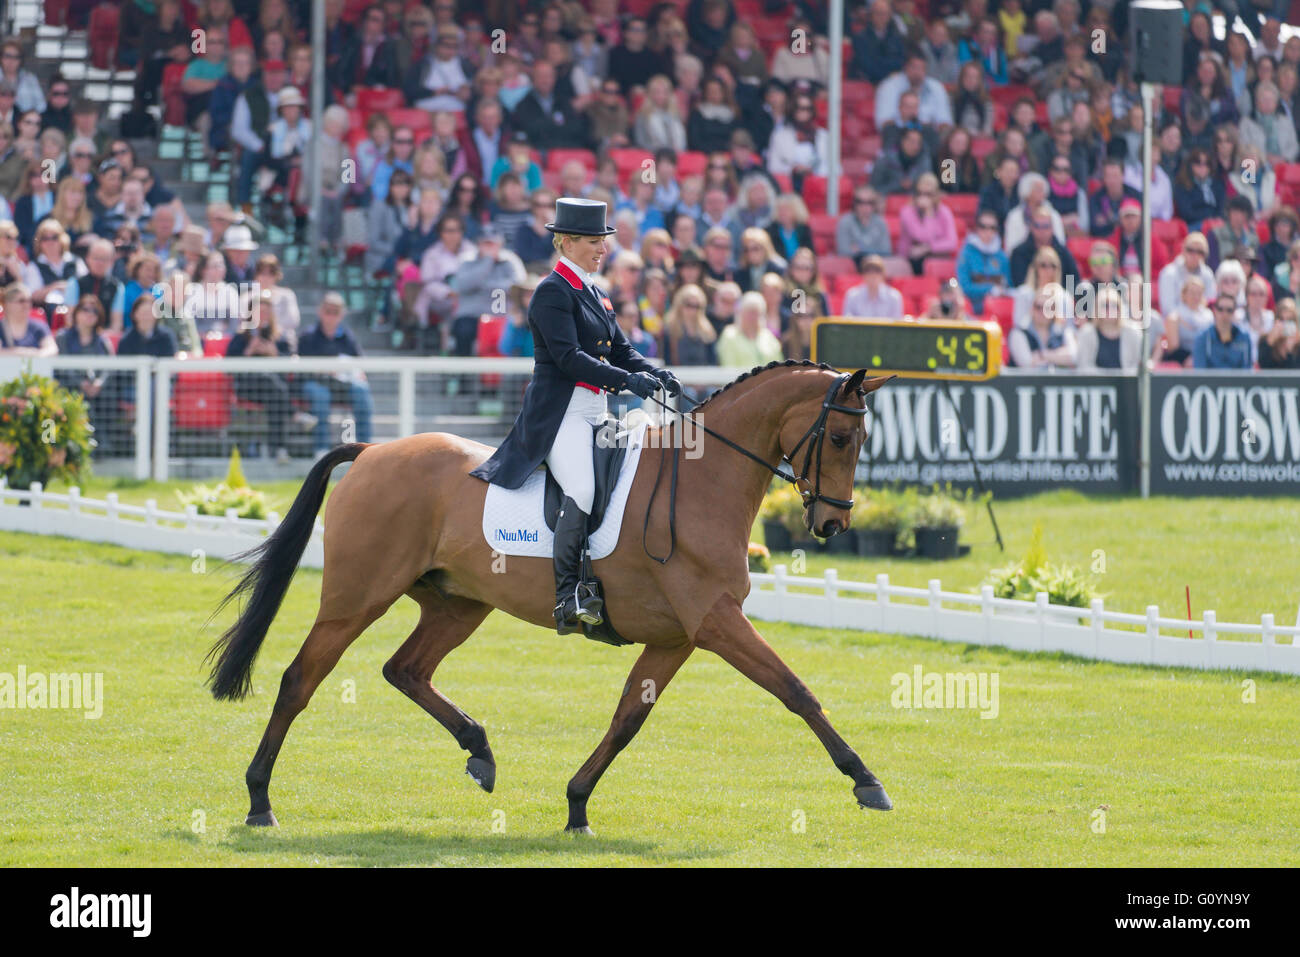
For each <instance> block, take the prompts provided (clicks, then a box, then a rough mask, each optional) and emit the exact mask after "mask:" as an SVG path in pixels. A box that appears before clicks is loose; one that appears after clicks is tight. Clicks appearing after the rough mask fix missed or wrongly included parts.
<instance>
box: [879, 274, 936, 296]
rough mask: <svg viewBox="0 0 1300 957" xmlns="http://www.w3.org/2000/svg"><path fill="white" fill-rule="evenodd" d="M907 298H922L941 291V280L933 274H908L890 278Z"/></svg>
mask: <svg viewBox="0 0 1300 957" xmlns="http://www.w3.org/2000/svg"><path fill="white" fill-rule="evenodd" d="M889 284H890V285H891V286H893V287H894V288H895V289H897V290H898V291H899V292H901V293H902V294H903V296H904V297H905V298H909V299H914V300H922V299H926V298H928V297H930V296H934V295H937V294H938V292H939V280H938V279H935V278H934V277H933V276H908V277H904V278H901V279H893V280H890V283H889Z"/></svg>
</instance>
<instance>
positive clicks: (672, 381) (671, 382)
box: [654, 369, 682, 395]
mask: <svg viewBox="0 0 1300 957" xmlns="http://www.w3.org/2000/svg"><path fill="white" fill-rule="evenodd" d="M654 374H655V376H657V377H658V379H659V381H660V382H662V383H663V384H664V390H665V391H667V393H668V394H669V395H681V394H682V384H681V383H680V382H678V381H677V376H675V375H673V374H672V372H671V371H669V370H668V369H656V370H655V373H654Z"/></svg>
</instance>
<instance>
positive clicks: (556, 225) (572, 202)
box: [546, 197, 615, 236]
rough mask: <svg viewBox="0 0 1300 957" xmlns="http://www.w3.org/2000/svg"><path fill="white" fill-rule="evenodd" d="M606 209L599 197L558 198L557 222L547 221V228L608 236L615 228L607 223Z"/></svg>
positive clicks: (558, 231)
mask: <svg viewBox="0 0 1300 957" xmlns="http://www.w3.org/2000/svg"><path fill="white" fill-rule="evenodd" d="M605 209H606V206H605V204H604V203H602V202H601V201H600V200H597V199H570V198H567V197H566V198H563V199H557V200H556V201H555V222H553V223H547V224H546V228H547V229H549V230H550V231H551V232H553V233H573V234H574V235H577V236H608V235H609V234H610V233H612V232H614V231H615V230H614V227H613V226H606V225H605Z"/></svg>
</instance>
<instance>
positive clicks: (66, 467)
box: [0, 371, 95, 489]
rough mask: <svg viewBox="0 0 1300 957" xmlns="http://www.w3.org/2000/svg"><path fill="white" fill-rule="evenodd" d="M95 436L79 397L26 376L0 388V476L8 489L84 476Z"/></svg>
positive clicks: (43, 379) (40, 378)
mask: <svg viewBox="0 0 1300 957" xmlns="http://www.w3.org/2000/svg"><path fill="white" fill-rule="evenodd" d="M93 432H94V428H93V427H92V426H91V424H90V418H89V416H88V415H87V412H86V404H85V401H84V399H83V398H82V396H81V393H80V392H73V391H70V390H68V389H65V388H63V386H61V385H59V383H58V382H56V381H55V380H54V379H51V378H49V377H47V376H42V375H37V374H36V373H34V372H30V371H28V372H23V373H21V374H19V375H18V377H17V378H15V379H10V380H9V381H8V382H0V475H3V476H4V478H5V481H6V482H8V483H9V486H10V487H11V488H17V489H26V488H30V487H31V484H32V483H33V482H40V483H41V484H42V485H45V486H48V485H49V484H50V482H52V481H55V480H59V481H64V482H72V481H75V480H76V479H78V478H79V477H81V476H83V475H85V474H87V473H88V472H89V471H90V454H91V450H92V449H93V448H94V447H95V440H94V439H93V438H92V437H91V436H92V433H93Z"/></svg>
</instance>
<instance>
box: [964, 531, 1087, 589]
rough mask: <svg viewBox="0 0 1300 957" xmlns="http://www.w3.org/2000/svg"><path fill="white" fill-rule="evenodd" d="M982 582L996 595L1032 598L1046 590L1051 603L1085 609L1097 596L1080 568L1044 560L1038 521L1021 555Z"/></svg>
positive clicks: (1045, 553)
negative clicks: (990, 586) (991, 587)
mask: <svg viewBox="0 0 1300 957" xmlns="http://www.w3.org/2000/svg"><path fill="white" fill-rule="evenodd" d="M984 584H985V585H992V586H993V594H994V596H995V597H997V598H1019V599H1021V600H1023V601H1033V600H1034V596H1036V595H1037V594H1038V593H1039V592H1040V591H1041V592H1046V593H1047V599H1048V601H1049V602H1051V603H1052V604H1053V605H1069V606H1071V607H1073V608H1087V607H1088V606H1089V605H1091V604H1092V600H1093V599H1094V598H1099V597H1101V596H1100V595H1099V594H1098V592H1097V588H1096V585H1095V584H1094V583H1093V581H1092V580H1091V579H1090V578H1088V576H1086V575H1085V574H1084V573H1083V572H1082V571H1081V570H1079V569H1078V568H1076V567H1075V566H1073V565H1067V564H1061V565H1054V564H1052V563H1051V562H1049V561H1048V560H1047V550H1046V549H1045V548H1044V547H1043V526H1042V524H1041V523H1039V524H1035V525H1034V533H1033V536H1032V537H1031V538H1030V541H1029V550H1028V551H1027V552H1025V556H1024V558H1022V559H1020V561H1018V562H1015V563H1014V564H1011V565H1005V566H1003V567H1001V568H995V569H993V570H992V571H990V572H989V574H988V577H987V578H985V579H984Z"/></svg>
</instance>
